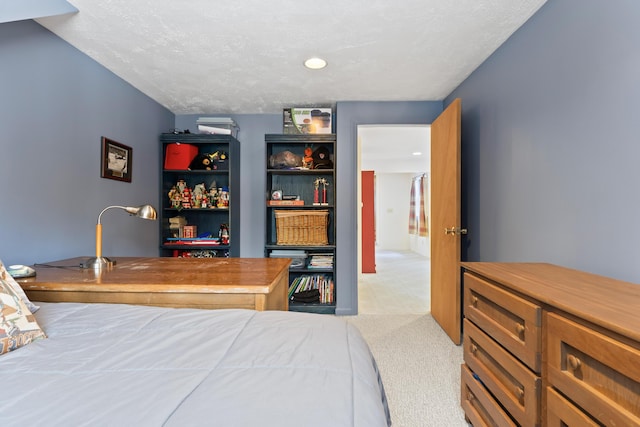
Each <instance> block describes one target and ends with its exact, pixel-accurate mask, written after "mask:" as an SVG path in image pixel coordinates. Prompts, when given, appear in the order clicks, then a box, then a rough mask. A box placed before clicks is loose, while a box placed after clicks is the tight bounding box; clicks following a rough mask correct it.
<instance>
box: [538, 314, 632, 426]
mask: <svg viewBox="0 0 640 427" xmlns="http://www.w3.org/2000/svg"><path fill="white" fill-rule="evenodd" d="M546 316H547V331H548V334H547V351H548V357H547V359H548V361H547V363H548V367H549V369H548V374H549V385H550V386H553V387H555V388H557V389H558V390H559V391H561V392H562V393H563V394H564V395H565V396H567V397H568V398H569V399H570V400H571V401H573V402H574V403H575V404H576V405H577V406H579V407H581V408H582V409H583V410H584V411H585V412H588V413H589V414H590V415H591V416H592V417H593V418H595V419H597V420H598V422H600V423H602V424H604V425H607V426H637V425H640V348H638V347H631V346H629V345H627V344H625V343H622V342H620V341H618V340H616V339H615V338H613V337H610V336H608V335H606V334H603V333H600V332H598V331H595V330H593V329H591V328H590V327H587V326H584V325H581V324H579V323H576V322H574V321H572V320H569V319H567V318H565V317H563V316H560V315H558V314H555V313H547V314H546Z"/></svg>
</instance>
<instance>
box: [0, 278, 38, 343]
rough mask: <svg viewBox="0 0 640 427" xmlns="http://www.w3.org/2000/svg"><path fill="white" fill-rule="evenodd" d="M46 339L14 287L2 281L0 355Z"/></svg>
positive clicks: (0, 291) (0, 282)
mask: <svg viewBox="0 0 640 427" xmlns="http://www.w3.org/2000/svg"><path fill="white" fill-rule="evenodd" d="M46 337H47V336H46V335H45V333H44V332H43V331H42V329H40V326H39V325H38V323H37V322H36V318H35V316H34V315H33V314H32V313H31V312H30V311H29V309H28V308H27V306H26V304H25V303H24V301H22V299H21V298H20V296H18V294H16V292H15V291H14V290H13V287H12V286H11V285H9V284H8V283H7V282H6V281H5V280H2V279H0V354H4V353H8V352H10V351H12V350H15V349H17V348H19V347H23V346H25V345H27V344H29V343H30V342H31V341H34V340H37V339H40V338H46Z"/></svg>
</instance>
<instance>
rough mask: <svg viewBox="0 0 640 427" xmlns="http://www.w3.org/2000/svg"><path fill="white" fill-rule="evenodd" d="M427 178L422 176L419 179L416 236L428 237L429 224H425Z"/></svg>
mask: <svg viewBox="0 0 640 427" xmlns="http://www.w3.org/2000/svg"><path fill="white" fill-rule="evenodd" d="M414 182H415V181H414ZM427 189H428V187H427V177H426V175H422V177H421V178H420V199H421V200H420V201H419V203H420V217H419V218H418V235H419V236H422V237H427V236H428V235H429V223H428V222H427V210H428V209H427V200H429V198H428V197H427V196H428V194H427Z"/></svg>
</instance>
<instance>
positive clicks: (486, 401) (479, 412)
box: [460, 365, 517, 427]
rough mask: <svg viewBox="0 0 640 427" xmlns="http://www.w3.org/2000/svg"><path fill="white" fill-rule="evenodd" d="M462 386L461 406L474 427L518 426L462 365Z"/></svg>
mask: <svg viewBox="0 0 640 427" xmlns="http://www.w3.org/2000/svg"><path fill="white" fill-rule="evenodd" d="M461 386H462V387H461V391H462V395H461V397H460V401H461V402H462V405H461V406H462V409H463V410H464V413H465V415H466V417H467V420H468V421H469V422H470V423H471V424H473V427H516V426H517V424H516V423H515V422H513V420H512V419H511V418H509V415H507V413H506V412H505V411H504V410H503V409H502V408H501V407H500V405H499V404H498V402H496V401H495V399H494V398H493V397H492V396H491V394H489V392H488V391H487V390H486V389H485V388H484V387H483V386H482V383H481V382H480V381H479V380H477V379H476V378H474V377H473V373H472V372H471V370H469V368H468V367H467V366H466V365H462V376H461Z"/></svg>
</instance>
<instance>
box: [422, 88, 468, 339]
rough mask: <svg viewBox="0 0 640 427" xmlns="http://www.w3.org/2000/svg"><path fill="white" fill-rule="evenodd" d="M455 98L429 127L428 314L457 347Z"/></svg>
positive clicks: (459, 323) (458, 109) (457, 109)
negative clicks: (429, 297) (429, 307)
mask: <svg viewBox="0 0 640 427" xmlns="http://www.w3.org/2000/svg"><path fill="white" fill-rule="evenodd" d="M461 110H462V107H461V101H460V99H455V100H454V101H453V102H452V103H451V105H449V106H448V107H447V108H446V109H445V110H444V111H443V112H442V114H440V116H438V118H437V119H436V120H435V121H434V122H433V123H432V125H431V314H432V316H433V318H434V319H435V320H436V322H438V324H439V325H440V326H441V327H442V329H444V331H445V332H446V333H447V335H449V337H450V338H451V340H452V341H453V342H454V343H456V344H460V341H461V332H462V319H461V306H462V303H461V289H460V248H461V244H460V240H461V236H460V234H461V233H462V232H466V231H465V230H461V224H460V169H461V165H460V124H461Z"/></svg>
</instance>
